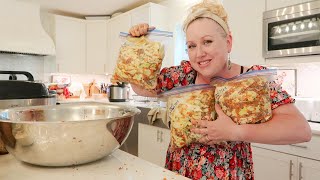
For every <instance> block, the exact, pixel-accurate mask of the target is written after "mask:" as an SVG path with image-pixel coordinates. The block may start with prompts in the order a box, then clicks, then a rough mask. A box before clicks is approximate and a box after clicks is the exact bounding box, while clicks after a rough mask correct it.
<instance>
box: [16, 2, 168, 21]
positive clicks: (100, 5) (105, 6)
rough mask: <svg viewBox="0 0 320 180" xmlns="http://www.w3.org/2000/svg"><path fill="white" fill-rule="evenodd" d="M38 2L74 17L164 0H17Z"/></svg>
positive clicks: (57, 12) (49, 8)
mask: <svg viewBox="0 0 320 180" xmlns="http://www.w3.org/2000/svg"><path fill="white" fill-rule="evenodd" d="M18 1H27V2H34V3H38V4H40V6H41V9H42V10H45V11H49V12H53V13H56V14H61V15H69V16H75V17H84V16H96V15H112V14H114V13H116V12H125V11H128V10H130V9H133V8H135V7H137V6H140V5H142V4H145V3H148V2H154V3H159V2H161V1H164V0H18Z"/></svg>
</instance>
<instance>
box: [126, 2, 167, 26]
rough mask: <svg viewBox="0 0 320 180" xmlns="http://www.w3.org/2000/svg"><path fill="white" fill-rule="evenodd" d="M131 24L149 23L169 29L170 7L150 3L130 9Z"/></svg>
mask: <svg viewBox="0 0 320 180" xmlns="http://www.w3.org/2000/svg"><path fill="white" fill-rule="evenodd" d="M130 14H131V24H132V25H137V24H141V23H148V24H149V25H151V26H155V27H156V28H157V29H159V30H163V31H168V29H169V25H168V19H167V18H168V16H167V14H168V8H167V7H165V6H162V5H159V4H154V3H148V4H145V5H143V6H140V7H138V8H135V9H133V10H131V11H130Z"/></svg>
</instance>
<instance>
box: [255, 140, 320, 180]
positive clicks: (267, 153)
mask: <svg viewBox="0 0 320 180" xmlns="http://www.w3.org/2000/svg"><path fill="white" fill-rule="evenodd" d="M319 142H320V137H319V136H316V135H314V136H313V137H312V139H311V141H310V142H307V143H301V144H294V145H262V144H253V146H252V155H253V167H254V174H255V179H259V180H264V179H266V180H267V179H273V180H284V179H290V180H302V179H303V180H318V179H319V177H320V156H319V149H320V143H319Z"/></svg>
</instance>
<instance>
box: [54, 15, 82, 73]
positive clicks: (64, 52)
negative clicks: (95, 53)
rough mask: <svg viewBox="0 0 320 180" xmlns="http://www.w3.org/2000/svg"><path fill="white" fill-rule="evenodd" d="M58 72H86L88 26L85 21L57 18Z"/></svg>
mask: <svg viewBox="0 0 320 180" xmlns="http://www.w3.org/2000/svg"><path fill="white" fill-rule="evenodd" d="M55 22H56V24H55V26H56V35H55V41H56V63H57V69H56V70H57V72H62V73H85V72H86V24H85V21H84V20H81V19H76V18H69V17H64V16H58V15H57V16H55Z"/></svg>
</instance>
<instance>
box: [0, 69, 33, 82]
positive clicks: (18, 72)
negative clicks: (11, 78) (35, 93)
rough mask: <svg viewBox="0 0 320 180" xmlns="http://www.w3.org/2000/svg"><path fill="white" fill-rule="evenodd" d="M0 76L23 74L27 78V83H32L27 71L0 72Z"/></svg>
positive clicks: (31, 77)
mask: <svg viewBox="0 0 320 180" xmlns="http://www.w3.org/2000/svg"><path fill="white" fill-rule="evenodd" d="M0 74H10V75H16V74H23V75H25V76H26V77H27V78H28V81H34V78H33V76H32V74H31V73H29V72H27V71H0Z"/></svg>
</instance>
